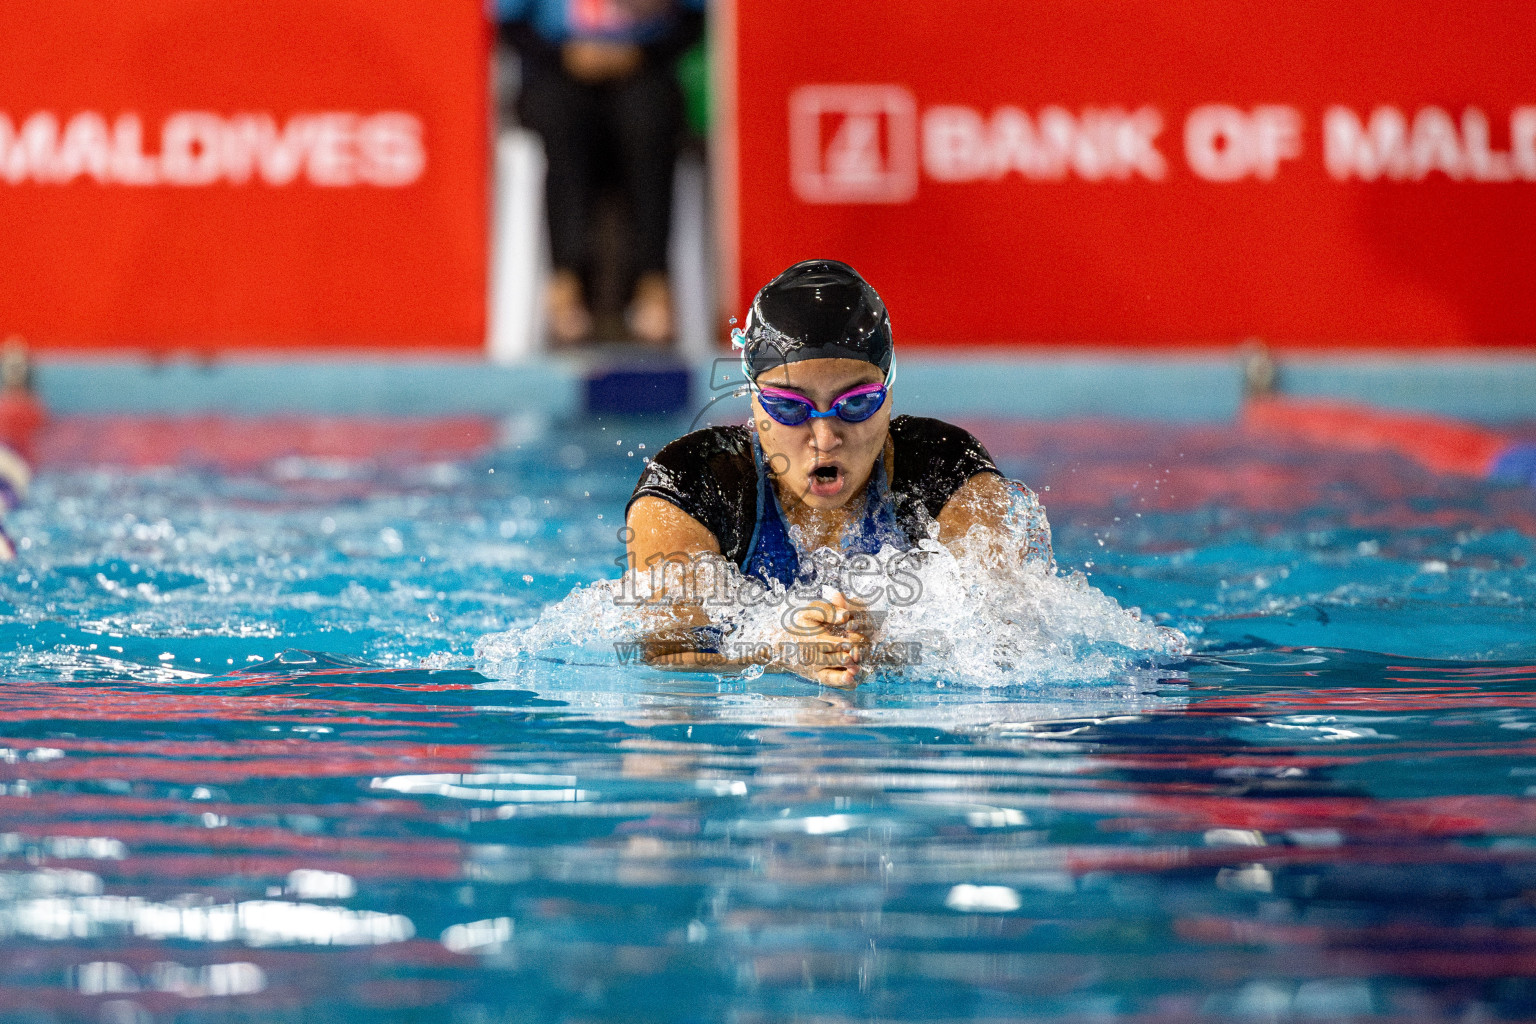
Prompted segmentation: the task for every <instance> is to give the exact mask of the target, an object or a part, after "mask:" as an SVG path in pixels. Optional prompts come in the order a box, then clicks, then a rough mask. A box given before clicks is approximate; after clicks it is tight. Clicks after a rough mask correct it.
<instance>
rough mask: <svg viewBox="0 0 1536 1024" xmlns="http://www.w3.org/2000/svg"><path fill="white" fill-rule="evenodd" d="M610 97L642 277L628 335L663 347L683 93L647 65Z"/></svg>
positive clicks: (668, 332)
mask: <svg viewBox="0 0 1536 1024" xmlns="http://www.w3.org/2000/svg"><path fill="white" fill-rule="evenodd" d="M609 98H610V108H609V113H610V114H611V116H612V125H613V127H614V130H615V132H616V135H617V138H618V140H619V150H620V158H621V161H622V163H623V172H624V186H625V191H626V193H627V195H628V198H629V207H630V211H631V216H632V217H633V223H634V229H635V248H634V252H635V269H636V271H637V273H638V277H637V281H636V284H635V289H634V301H633V303H632V304H631V306H630V313H629V321H630V330H632V331H633V332H634V333H635V335H636V336H637V337H638V338H639V339H640V340H641V341H644V342H647V343H651V344H665V343H667V342H669V341H671V339H672V333H673V317H672V293H671V287H670V284H669V282H668V278H667V242H668V237H669V235H670V232H671V227H672V175H673V170H674V168H675V167H676V164H677V138H678V132H679V131H680V130H681V129H682V120H683V101H682V93H681V91H680V90H679V88H678V85H677V81H676V80H675V78H674V77H673V75H672V70H671V68H670V67H668V66H664V65H654V66H653V65H647V66H646V67H644V68H643V69H642V70H640V71H639V72H637V73H636V74H634V75H632V76H630V77H629V78H626V79H624V80H622V81H618V82H615V83H613V85H612V88H611V92H610V94H609Z"/></svg>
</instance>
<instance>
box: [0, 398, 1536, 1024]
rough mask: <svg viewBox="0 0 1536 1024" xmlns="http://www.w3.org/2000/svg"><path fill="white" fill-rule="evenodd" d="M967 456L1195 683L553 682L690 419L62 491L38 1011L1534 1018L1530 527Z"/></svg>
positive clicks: (1064, 432) (23, 922) (101, 470)
mask: <svg viewBox="0 0 1536 1024" xmlns="http://www.w3.org/2000/svg"><path fill="white" fill-rule="evenodd" d="M971 425H972V426H973V428H974V429H976V430H977V432H978V433H979V434H980V435H981V436H982V437H983V438H984V439H985V440H987V441H988V442H989V443H990V444H991V445H992V447H993V449H994V451H995V452H996V453H997V454H999V456H1000V458H1001V461H1002V462H1003V463H1004V466H1005V468H1006V469H1007V470H1008V471H1009V472H1010V473H1011V474H1013V475H1015V476H1018V477H1019V478H1021V479H1025V480H1027V481H1028V482H1029V483H1030V484H1031V485H1033V486H1034V487H1035V488H1036V489H1037V490H1038V491H1039V493H1040V496H1041V498H1042V499H1043V500H1044V502H1045V505H1046V507H1047V509H1048V510H1049V512H1050V515H1051V521H1052V525H1053V527H1054V534H1055V543H1056V553H1057V558H1058V561H1059V563H1060V564H1061V566H1062V569H1063V571H1064V572H1071V571H1080V572H1083V573H1086V574H1087V575H1086V577H1085V578H1084V579H1083V580H1082V581H1080V585H1083V586H1086V585H1091V586H1092V587H1093V588H1096V589H1097V590H1098V591H1102V592H1103V593H1104V594H1106V595H1108V596H1110V597H1112V598H1114V599H1115V600H1116V601H1117V602H1119V603H1120V604H1121V605H1123V606H1125V607H1139V608H1141V609H1142V610H1143V613H1144V617H1145V619H1146V620H1147V621H1148V622H1155V623H1158V624H1161V625H1165V626H1168V627H1171V628H1176V629H1179V630H1182V631H1183V632H1184V633H1185V634H1187V635H1188V636H1189V638H1190V643H1191V648H1192V653H1190V654H1188V655H1187V656H1182V657H1177V658H1167V657H1162V658H1159V657H1154V656H1151V655H1146V654H1138V653H1137V652H1135V651H1134V650H1131V649H1129V648H1126V647H1124V646H1123V645H1121V646H1117V645H1116V644H1114V643H1110V642H1096V641H1095V642H1088V641H1084V642H1083V643H1081V644H1078V645H1076V646H1073V645H1072V644H1068V645H1067V646H1066V649H1067V650H1068V651H1069V655H1070V656H1069V657H1067V658H1066V660H1065V661H1063V660H1062V659H1061V658H1060V657H1058V658H1057V660H1055V661H1052V662H1051V663H1050V670H1049V671H1045V672H1040V671H1031V670H1030V666H1028V665H1025V664H1022V663H1016V664H1013V665H1012V666H1011V667H1009V668H1007V669H1005V670H999V671H997V672H991V673H979V674H978V673H970V674H968V673H966V672H957V671H951V670H949V669H947V668H946V666H947V665H950V664H964V663H966V662H964V659H963V658H961V657H959V655H964V654H965V653H966V652H964V651H960V652H958V653H957V655H956V659H957V660H955V661H953V662H950V661H946V660H944V659H943V658H939V659H938V660H936V661H931V662H930V663H929V664H928V665H926V666H925V669H924V674H923V675H922V676H921V677H920V678H912V677H903V676H896V677H886V678H880V679H877V680H875V681H874V682H872V683H870V684H868V685H866V686H864V687H862V688H860V689H859V690H858V691H857V692H855V693H852V694H843V693H835V692H831V691H821V690H817V689H816V688H815V687H813V686H810V685H809V684H806V683H804V682H801V681H797V680H794V679H791V678H787V677H782V676H776V675H765V676H762V677H760V678H755V679H747V678H741V677H715V676H710V675H680V674H669V673H664V672H661V671H657V670H653V669H646V668H641V667H635V666H624V665H620V664H619V663H618V661H617V659H616V657H614V656H613V655H612V653H611V651H610V652H609V653H608V654H607V656H604V652H603V649H602V647H601V645H600V644H599V645H597V646H595V647H593V646H591V645H588V646H586V647H583V646H581V645H580V644H576V645H569V644H568V645H564V646H561V647H558V649H549V650H542V649H538V647H537V645H533V646H532V647H531V648H530V645H529V644H528V643H527V642H526V641H527V638H528V637H529V636H531V635H533V633H531V632H530V630H532V629H534V628H535V627H534V623H535V622H536V621H537V620H538V619H539V617H540V615H541V613H543V614H545V616H546V618H547V616H548V615H550V614H551V611H550V610H551V609H557V610H558V609H559V608H560V607H561V606H560V604H559V602H561V601H562V599H565V598H566V595H568V594H569V593H570V592H571V591H572V589H573V588H575V587H578V586H582V585H588V584H591V583H592V582H593V581H596V580H600V579H604V578H607V577H611V576H613V575H615V574H616V572H617V569H616V567H615V564H614V559H615V558H616V557H617V556H618V554H619V552H620V545H619V543H618V541H617V540H616V536H615V535H616V531H617V529H618V528H619V526H620V525H621V523H620V518H621V516H622V509H623V503H624V499H625V497H626V496H627V494H628V492H629V489H630V487H631V486H632V484H633V480H634V478H635V475H636V474H637V473H638V470H639V464H640V462H641V460H642V459H643V458H644V457H645V453H646V452H648V451H654V450H655V449H656V447H658V446H659V444H660V443H663V442H664V441H665V440H667V439H669V438H670V437H671V436H673V435H674V434H675V432H676V431H677V430H678V429H679V425H678V424H674V423H669V422H649V423H626V424H616V423H609V424H601V423H580V424H563V425H561V424H548V423H540V422H537V421H526V422H518V423H513V424H509V425H508V426H507V429H506V430H505V431H504V436H503V441H502V442H501V443H500V444H498V445H497V446H495V447H494V449H493V450H491V451H488V452H486V453H484V454H482V455H480V456H476V457H470V458H463V459H457V460H451V461H436V462H434V461H431V460H427V459H422V458H404V459H401V458H393V457H389V456H381V457H376V458H368V459H351V460H340V459H335V458H328V457H315V456H307V457H306V456H291V455H290V456H285V457H281V458H274V459H270V460H266V461H258V462H256V463H254V464H242V465H241V466H239V467H233V468H232V467H231V466H230V465H228V464H223V465H222V468H221V464H220V463H219V460H218V459H213V458H210V459H209V460H208V465H207V467H206V468H195V467H197V466H198V465H199V463H198V460H196V459H191V460H183V461H184V463H185V465H184V466H183V467H182V468H175V469H126V468H122V467H116V468H114V467H110V466H106V467H104V466H101V465H96V464H93V463H92V461H91V460H90V459H86V458H80V459H76V460H75V461H73V462H64V463H61V464H58V465H56V466H55V467H54V468H52V469H50V470H48V471H47V472H45V473H43V474H42V475H41V477H40V479H39V481H38V484H37V487H36V489H35V492H34V499H33V502H32V503H31V505H30V506H28V507H27V508H25V509H23V510H22V511H21V512H20V513H18V514H17V515H16V517H15V518H14V519H13V521H12V524H11V525H12V526H13V528H14V529H13V532H14V533H15V534H16V535H17V536H19V537H24V538H26V540H27V542H28V545H27V546H26V547H25V549H24V550H23V551H22V557H21V559H20V560H19V561H18V562H16V563H14V564H13V565H11V566H7V567H6V568H5V571H4V573H3V574H0V637H3V643H0V651H3V652H4V654H3V655H0V657H3V658H4V664H3V669H0V671H3V676H4V679H5V680H6V682H5V684H4V686H0V787H3V788H0V858H3V860H0V1020H3V1021H7V1022H9V1021H37V1022H42V1021H50V1022H51V1021H91V1022H96V1021H109V1022H118V1021H132V1022H141V1021H178V1022H181V1021H188V1022H190V1021H247V1020H261V1021H448V1022H463V1024H471V1022H474V1024H482V1022H501V1021H508V1022H511V1021H517V1022H523V1021H598V1020H615V1021H617V1020H623V1021H652V1020H654V1021H672V1020H680V1021H693V1020H698V1021H706V1020H707V1021H714V1020H731V1021H769V1020H774V1021H777V1020H788V1019H803V1020H818V1021H839V1020H867V1019H886V1020H922V1021H952V1020H1002V1019H1016V1018H1018V1017H1027V1016H1038V1017H1048V1018H1054V1019H1067V1020H1079V1019H1093V1020H1106V1019H1132V1020H1170V1021H1171V1020H1187V1019H1208V1020H1241V1021H1255V1020H1344V1019H1352V1020H1362V1019H1363V1020H1377V1019H1381V1020H1387V1019H1392V1020H1414V1021H1432V1020H1473V1019H1476V1020H1499V1019H1523V1018H1529V1017H1532V1016H1536V984H1533V983H1532V981H1531V980H1530V979H1531V978H1532V977H1536V800H1533V799H1532V798H1531V796H1529V795H1528V791H1533V790H1536V741H1533V739H1532V734H1533V730H1536V629H1533V625H1536V610H1533V609H1536V577H1533V572H1532V569H1531V559H1532V556H1533V553H1536V552H1533V547H1536V542H1533V538H1536V492H1532V491H1530V490H1528V489H1519V488H1512V487H1500V486H1495V485H1491V484H1487V483H1482V482H1477V481H1471V480H1464V479H1453V478H1441V477H1435V476H1432V475H1430V474H1428V473H1426V472H1425V471H1423V470H1420V469H1417V468H1415V467H1414V466H1413V465H1411V464H1409V463H1408V462H1406V461H1403V460H1401V459H1398V458H1396V457H1392V456H1369V457H1368V456H1362V455H1348V454H1340V453H1333V452H1323V451H1317V450H1307V449H1301V448H1294V447H1292V448H1287V447H1283V446H1279V445H1276V444H1273V443H1270V442H1267V441H1265V440H1264V439H1261V438H1251V437H1242V436H1240V435H1236V434H1234V433H1232V432H1231V431H1228V430H1222V429H1215V428H1203V427H1173V426H1158V425H1146V424H1115V423H1105V422H1089V423H1068V424H1056V425H1043V424H1025V423H975V424H971ZM642 445H643V446H644V447H642ZM189 467H191V468H189ZM1047 488H1048V489H1047ZM1084 592H1085V593H1086V591H1084ZM1084 600H1085V601H1086V600H1087V599H1086V598H1084ZM1072 607H1074V608H1077V609H1079V610H1081V609H1085V608H1086V609H1089V610H1090V611H1092V612H1093V614H1100V613H1102V614H1105V615H1107V614H1109V613H1108V612H1105V611H1104V606H1103V605H1102V604H1099V605H1094V604H1092V603H1091V602H1089V603H1087V604H1083V603H1079V604H1076V605H1073V606H1072ZM977 614H978V615H979V614H982V613H981V612H978V613H977ZM1085 614H1086V613H1085ZM945 621H951V620H945ZM953 621H960V620H958V619H956V620H953ZM1148 628H1150V627H1148ZM477 644H478V645H479V646H478V649H477ZM1061 650H1062V648H1061V646H1060V644H1058V646H1057V648H1056V649H1055V653H1056V654H1057V655H1060V654H1061ZM1015 653H1017V652H1015ZM1073 658H1076V659H1077V660H1076V661H1073V660H1072V659H1073ZM1074 665H1076V666H1078V668H1077V669H1076V670H1074V668H1073V666H1074Z"/></svg>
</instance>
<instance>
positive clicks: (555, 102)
mask: <svg viewBox="0 0 1536 1024" xmlns="http://www.w3.org/2000/svg"><path fill="white" fill-rule="evenodd" d="M518 112H519V114H520V116H521V117H522V119H523V123H524V124H526V125H528V127H530V128H532V129H533V130H534V131H536V132H538V133H539V135H540V136H542V137H543V139H544V155H545V159H546V164H547V169H546V172H545V175H544V207H545V216H546V219H547V221H548V223H549V247H550V256H551V261H552V262H553V264H554V272H553V275H552V276H551V278H550V282H549V290H548V292H547V294H546V296H545V304H546V310H545V312H546V314H547V316H548V320H549V331H550V335H551V336H552V338H553V339H554V341H555V342H556V343H557V344H571V343H573V342H577V341H582V340H584V339H585V338H586V337H587V336H588V335H590V334H591V331H592V315H591V313H590V311H589V310H588V309H587V304H586V300H585V297H584V289H583V282H584V280H585V279H586V277H587V275H588V274H589V272H590V269H591V268H590V263H591V253H590V251H589V241H588V235H589V225H590V215H591V208H592V203H593V200H594V196H595V190H596V183H595V178H596V175H595V170H596V169H595V167H594V166H593V160H594V159H595V154H596V149H597V141H598V132H599V130H600V128H601V121H600V120H599V109H598V106H597V99H596V95H595V91H594V89H593V88H592V87H591V86H588V85H584V84H583V83H580V82H577V81H575V80H574V79H572V78H570V77H569V76H568V75H566V74H565V72H564V71H563V70H562V69H560V68H559V67H558V66H549V65H546V64H543V63H535V62H532V61H530V62H529V63H528V65H527V66H526V67H525V69H524V78H523V90H522V93H521V95H520V96H519V97H518Z"/></svg>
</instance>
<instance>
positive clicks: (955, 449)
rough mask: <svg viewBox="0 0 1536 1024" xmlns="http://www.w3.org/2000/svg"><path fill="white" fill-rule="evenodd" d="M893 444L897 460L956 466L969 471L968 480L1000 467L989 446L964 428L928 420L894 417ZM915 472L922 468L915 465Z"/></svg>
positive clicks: (994, 471) (995, 470) (921, 417)
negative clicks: (988, 448)
mask: <svg viewBox="0 0 1536 1024" xmlns="http://www.w3.org/2000/svg"><path fill="white" fill-rule="evenodd" d="M891 442H892V443H893V444H894V445H895V446H896V458H897V460H898V461H900V460H901V457H902V455H904V454H905V455H906V456H907V457H908V461H909V463H944V464H954V465H955V466H957V467H959V468H969V469H970V470H971V471H970V472H969V473H968V474H967V476H973V475H975V474H976V473H984V472H992V473H996V472H997V471H998V469H997V463H996V462H995V461H993V459H992V453H991V452H989V451H987V446H986V445H984V444H982V443H981V440H980V439H979V438H978V437H977V436H976V435H975V434H973V433H971V432H970V431H969V430H966V429H965V428H964V427H958V426H956V425H955V424H953V423H948V422H945V421H944V420H936V419H932V418H930V417H927V416H893V417H891ZM912 468H913V469H914V470H916V469H919V468H920V467H919V466H917V465H914V466H913V467H912Z"/></svg>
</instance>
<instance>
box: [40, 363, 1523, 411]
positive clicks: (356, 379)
mask: <svg viewBox="0 0 1536 1024" xmlns="http://www.w3.org/2000/svg"><path fill="white" fill-rule="evenodd" d="M646 367H652V368H656V369H658V370H661V371H665V370H670V371H671V372H673V373H674V374H675V373H676V372H677V371H678V370H679V369H686V370H687V371H688V372H689V374H690V376H691V380H692V397H691V400H690V401H691V402H692V404H693V405H695V406H698V407H702V406H703V405H704V404H705V403H706V402H707V401H709V400H710V398H712V397H714V396H715V395H718V394H720V393H722V392H727V391H729V389H730V388H731V387H734V386H735V385H736V384H739V374H730V371H731V369H732V368H734V361H733V360H731V359H729V358H728V357H721V359H718V360H713V361H711V362H707V363H702V364H695V365H685V364H681V363H676V362H671V363H669V362H666V361H657V360H655V359H654V357H652V359H651V360H650V361H648V362H647V361H643V360H642V359H641V358H639V357H637V356H635V355H634V354H626V353H617V354H605V353H599V354H594V355H591V356H584V357H563V358H548V359H542V360H537V361H531V362H527V363H522V364H518V365H511V366H508V365H498V364H493V363H487V362H481V361H478V360H451V359H442V358H435V359H381V358H376V357H360V358H348V359H341V358H335V357H327V358H314V359H294V358H281V359H251V358H241V359H227V360H217V361H206V362H203V361H193V360H167V361H150V360H146V359H136V358H59V357H53V358H46V357H45V358H42V359H40V360H39V364H38V368H37V383H38V390H39V393H40V395H41V397H42V399H43V401H44V402H45V403H46V404H47V406H48V408H49V409H50V410H51V411H53V412H54V413H55V414H58V415H113V414H117V415H166V416H175V415H206V414H229V415H237V416H264V415H282V414H304V415H332V416H364V415H386V416H460V415H488V416H510V415H530V414H531V415H541V416H549V417H551V418H554V419H564V418H572V417H577V416H580V415H582V414H583V413H584V412H585V410H586V401H587V399H586V395H587V392H588V389H587V382H588V381H589V380H590V379H591V378H593V377H594V376H596V375H600V374H603V373H607V372H611V371H612V370H614V369H615V368H622V369H626V370H633V369H639V368H646ZM727 375H730V376H732V377H734V378H735V379H734V380H726V379H724V378H725V377H726V376H727ZM1279 385H1280V390H1281V392H1282V393H1283V394H1286V395H1290V396H1294V397H1298V398H1303V397H1304V398H1310V399H1332V400H1338V401H1348V402H1358V403H1365V404H1368V405H1374V406H1379V407H1381V408H1387V409H1396V410H1403V411H1413V412H1422V413H1432V414H1436V415H1442V416H1449V417H1454V418H1457V419H1465V420H1469V421H1473V422H1480V423H1497V422H1509V421H1518V420H1536V356H1533V355H1529V354H1526V353H1520V354H1518V355H1503V354H1462V353H1458V354H1454V355H1452V354H1440V353H1434V354H1411V355H1396V354H1394V355H1376V354H1372V355H1336V356H1306V357H1291V358H1285V359H1283V360H1281V362H1280V366H1279ZM898 394H899V395H900V401H901V405H902V409H903V411H905V412H911V413H915V414H920V415H930V416H966V417H971V418H976V417H982V418H988V417H997V418H1008V419H1020V418H1024V419H1060V418H1070V417H1078V416H1083V417H1112V418H1116V419H1137V420H1154V421H1165V422H1229V421H1231V420H1232V419H1234V418H1235V417H1236V415H1237V412H1238V410H1239V408H1240V407H1241V404H1242V371H1241V368H1240V365H1239V363H1238V360H1237V359H1236V358H1235V357H1232V356H1228V355H1224V354H1216V355H1213V354H1210V353H1193V354H1188V355H1180V354H1174V355H1159V356H1157V357H1149V356H1142V355H1133V354H1125V353H1120V352H1107V353H1094V352H1086V353H1085V352H1076V351H1074V352H1070V353H1048V354H1042V353H1026V354H1015V355H1008V356H997V355H992V354H981V355H966V356H942V355H931V354H922V355H912V356H903V358H902V360H901V363H900V367H899V377H898Z"/></svg>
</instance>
